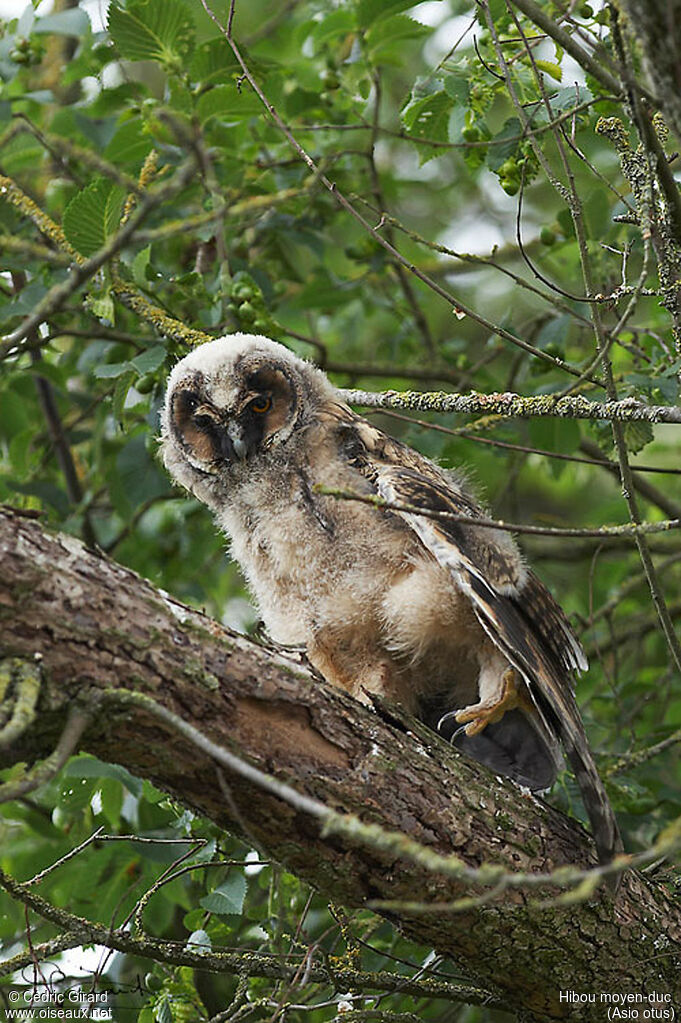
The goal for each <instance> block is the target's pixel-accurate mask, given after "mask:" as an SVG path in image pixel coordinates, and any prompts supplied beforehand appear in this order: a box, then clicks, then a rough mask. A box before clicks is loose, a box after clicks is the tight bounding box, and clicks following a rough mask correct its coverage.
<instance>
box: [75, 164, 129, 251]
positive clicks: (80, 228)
mask: <svg viewBox="0 0 681 1023" xmlns="http://www.w3.org/2000/svg"><path fill="white" fill-rule="evenodd" d="M124 197H125V192H124V191H123V189H122V188H119V187H118V185H114V184H113V183H112V182H111V181H105V180H104V179H103V178H100V180H99V181H93V182H92V184H91V185H88V186H87V188H84V189H82V191H80V192H78V194H77V195H74V197H73V199H72V200H71V202H70V203H69V204H68V206H67V207H66V209H65V210H64V218H63V220H62V228H63V230H64V234H65V235H66V238H67V240H68V241H69V242H70V243H71V245H73V247H74V249H77V250H78V252H80V253H81V255H83V256H92V255H93V254H94V253H95V252H97V250H98V249H101V247H102V246H103V245H105V244H106V242H107V241H108V240H109V238H111V237H112V235H114V234H115V233H116V230H117V229H118V225H119V223H120V219H121V208H122V205H123V199H124Z"/></svg>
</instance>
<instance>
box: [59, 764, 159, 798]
mask: <svg viewBox="0 0 681 1023" xmlns="http://www.w3.org/2000/svg"><path fill="white" fill-rule="evenodd" d="M64 775H65V776H66V777H68V778H113V779H115V780H116V781H119V782H121V784H122V785H125V787H126V789H127V790H128V792H130V793H131V794H132V795H133V796H139V795H140V794H141V792H142V782H141V781H140V779H139V778H136V777H135V776H134V774H130V771H127V770H126V769H125V767H121V766H120V764H106V763H104V761H103V760H98V759H97V757H91V756H87V755H81V756H79V757H74V759H73V760H69V762H68V764H67V765H66V767H65V768H64Z"/></svg>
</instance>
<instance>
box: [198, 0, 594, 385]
mask: <svg viewBox="0 0 681 1023" xmlns="http://www.w3.org/2000/svg"><path fill="white" fill-rule="evenodd" d="M201 5H202V7H203V8H204V10H205V11H206V13H207V14H208V16H209V18H210V19H211V20H212V21H213V22H214V24H215V25H216V26H217V27H218V29H219V30H220V32H221V33H222V34H223V35H224V37H225V39H226V40H227V42H228V43H229V45H230V48H231V50H232V52H233V53H234V56H235V57H236V59H237V62H238V63H239V66H240V67H241V70H242V72H243V76H244V78H245V80H246V81H247V82H248V84H249V85H250V86H251V88H252V89H253V91H254V92H255V94H256V95H257V97H258V99H259V100H260V101H261V103H262V104H263V106H264V107H265V109H266V110H267V112H268V113H269V115H270V116H271V117H272V119H273V120H274V123H275V124H276V126H277V127H278V128H279V130H280V131H281V132H282V133H283V135H284V136H285V137H286V139H287V141H288V143H289V145H290V146H291V147H292V148H293V150H294V151H295V152H296V153H297V154H298V156H299V157H300V159H301V160H302V161H303V162H304V163H305V165H306V166H307V167H309V169H310V170H311V171H312V172H313V174H315V175H316V177H317V178H318V180H319V181H321V183H322V184H323V185H324V187H325V188H327V189H328V191H329V192H330V193H331V194H332V195H333V196H334V198H335V200H336V202H337V203H338V204H339V206H341V207H342V209H344V210H345V211H346V213H349V214H350V216H351V217H353V218H354V219H355V220H356V221H357V222H358V223H359V224H361V226H362V227H363V228H364V230H365V231H367V232H368V233H369V234H370V235H371V237H372V238H373V239H374V240H375V241H376V242H377V243H378V244H379V245H381V246H382V247H383V248H384V249H385V250H386V251H387V252H389V253H390V255H391V256H392V257H393V259H395V260H396V261H397V262H398V263H399V264H400V265H401V266H403V267H404V268H405V269H406V270H408V271H409V272H410V273H412V274H413V275H414V276H415V277H417V278H418V279H419V280H420V281H422V282H423V283H424V284H425V285H426V286H427V287H428V288H430V290H431V291H433V292H434V293H435V294H436V295H438V296H439V297H440V298H442V299H444V301H445V302H447V303H448V304H449V305H450V306H451V307H452V310H453V311H454V313H455V314H456V315H457V316H460V317H463V316H467V317H468V318H469V319H471V320H472V321H473V322H475V323H478V324H480V326H482V327H484V328H485V329H486V330H489V331H490V332H491V333H492V334H494V335H498V336H499V337H502V338H504V340H506V341H509V342H510V343H511V344H513V345H515V346H516V347H518V348H521V349H522V350H523V351H525V352H528V353H529V354H530V355H533V356H534V357H535V358H537V359H541V360H542V361H543V362H546V363H549V364H550V365H552V366H553V367H554V368H557V369H561V370H563V371H564V372H566V373H571V374H572V376H580V371H579V370H577V369H575V368H574V367H572V366H570V365H569V364H568V363H566V362H565V361H564V360H563V359H557V358H555V357H554V356H552V355H549V354H548V353H547V352H543V351H542V350H541V349H539V348H535V347H533V346H532V345H530V344H528V343H527V342H526V341H523V340H522V338H519V337H517V336H516V335H515V334H513V333H512V332H511V331H510V330H506V328H505V327H502V326H500V325H499V324H495V323H492V321H491V320H488V319H487V318H486V317H485V316H482V315H481V314H480V313H478V312H476V311H475V310H474V309H471V308H470V307H469V306H467V305H465V304H464V303H463V302H462V301H461V300H460V299H458V298H456V297H455V296H453V295H452V294H451V293H450V292H449V291H448V290H447V289H446V288H443V287H442V286H441V285H440V284H438V282H437V281H436V280H434V279H433V278H432V277H430V276H429V275H428V274H426V273H424V272H423V270H421V269H420V268H419V267H417V266H416V265H415V264H414V263H411V262H410V261H409V260H407V259H405V257H404V256H403V255H402V254H401V253H400V252H399V251H398V250H397V249H396V248H395V246H394V245H392V244H391V243H390V242H389V241H388V239H387V238H384V237H383V236H382V235H381V232H380V231H379V230H377V228H376V227H374V226H372V225H371V224H370V223H369V222H368V221H367V220H366V218H365V217H364V216H362V214H361V213H360V212H359V210H357V209H356V208H355V206H353V204H352V203H351V202H350V201H349V200H348V199H347V198H346V197H345V196H344V195H343V193H342V192H341V191H340V190H339V189H338V188H337V186H336V183H335V182H333V181H331V180H330V178H328V177H327V175H326V174H325V173H324V172H323V171H322V169H321V168H320V166H319V165H318V164H317V163H315V161H314V160H313V159H312V157H311V156H310V155H309V153H308V152H307V151H306V150H305V149H304V148H303V147H302V146H301V144H300V143H299V142H298V140H297V139H296V138H295V136H294V135H293V133H292V132H291V129H290V128H289V127H288V125H287V124H286V123H285V121H284V120H283V119H282V117H281V115H280V114H279V112H278V111H277V109H276V107H275V106H274V104H273V103H271V102H270V101H269V100H268V98H267V96H266V95H265V93H264V92H263V90H262V89H261V87H260V85H259V84H258V82H257V80H256V79H255V78H254V76H253V74H252V72H251V71H250V69H249V67H248V65H247V64H246V62H245V60H244V58H243V56H242V55H241V52H240V50H239V48H238V46H237V44H236V42H235V41H234V38H233V36H232V33H231V31H230V30H228V28H225V26H224V25H223V24H222V23H221V22H220V20H219V18H217V16H216V15H215V14H214V12H213V11H212V9H211V7H210V5H209V3H208V0H201ZM233 14H234V2H232V4H231V6H230V15H229V18H230V21H229V24H230V25H231V19H232V18H233Z"/></svg>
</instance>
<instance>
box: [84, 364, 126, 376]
mask: <svg viewBox="0 0 681 1023" xmlns="http://www.w3.org/2000/svg"><path fill="white" fill-rule="evenodd" d="M130 365H131V364H130V363H129V362H105V363H103V364H102V365H101V366H95V368H94V370H93V371H92V372H93V375H94V376H95V377H97V379H98V380H115V379H116V377H120V376H123V374H124V373H128V372H129V371H130Z"/></svg>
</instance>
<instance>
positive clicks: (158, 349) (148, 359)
mask: <svg viewBox="0 0 681 1023" xmlns="http://www.w3.org/2000/svg"><path fill="white" fill-rule="evenodd" d="M165 358H166V350H165V348H164V347H163V345H153V347H152V348H147V349H146V351H144V352H140V354H139V355H136V356H135V358H134V359H133V360H132V363H131V364H132V365H133V366H134V367H135V369H136V370H137V372H138V373H139V374H140V376H142V375H143V374H144V373H153V372H154V371H155V370H157V369H159V368H160V367H161V366H162V365H163V363H164V362H165Z"/></svg>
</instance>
